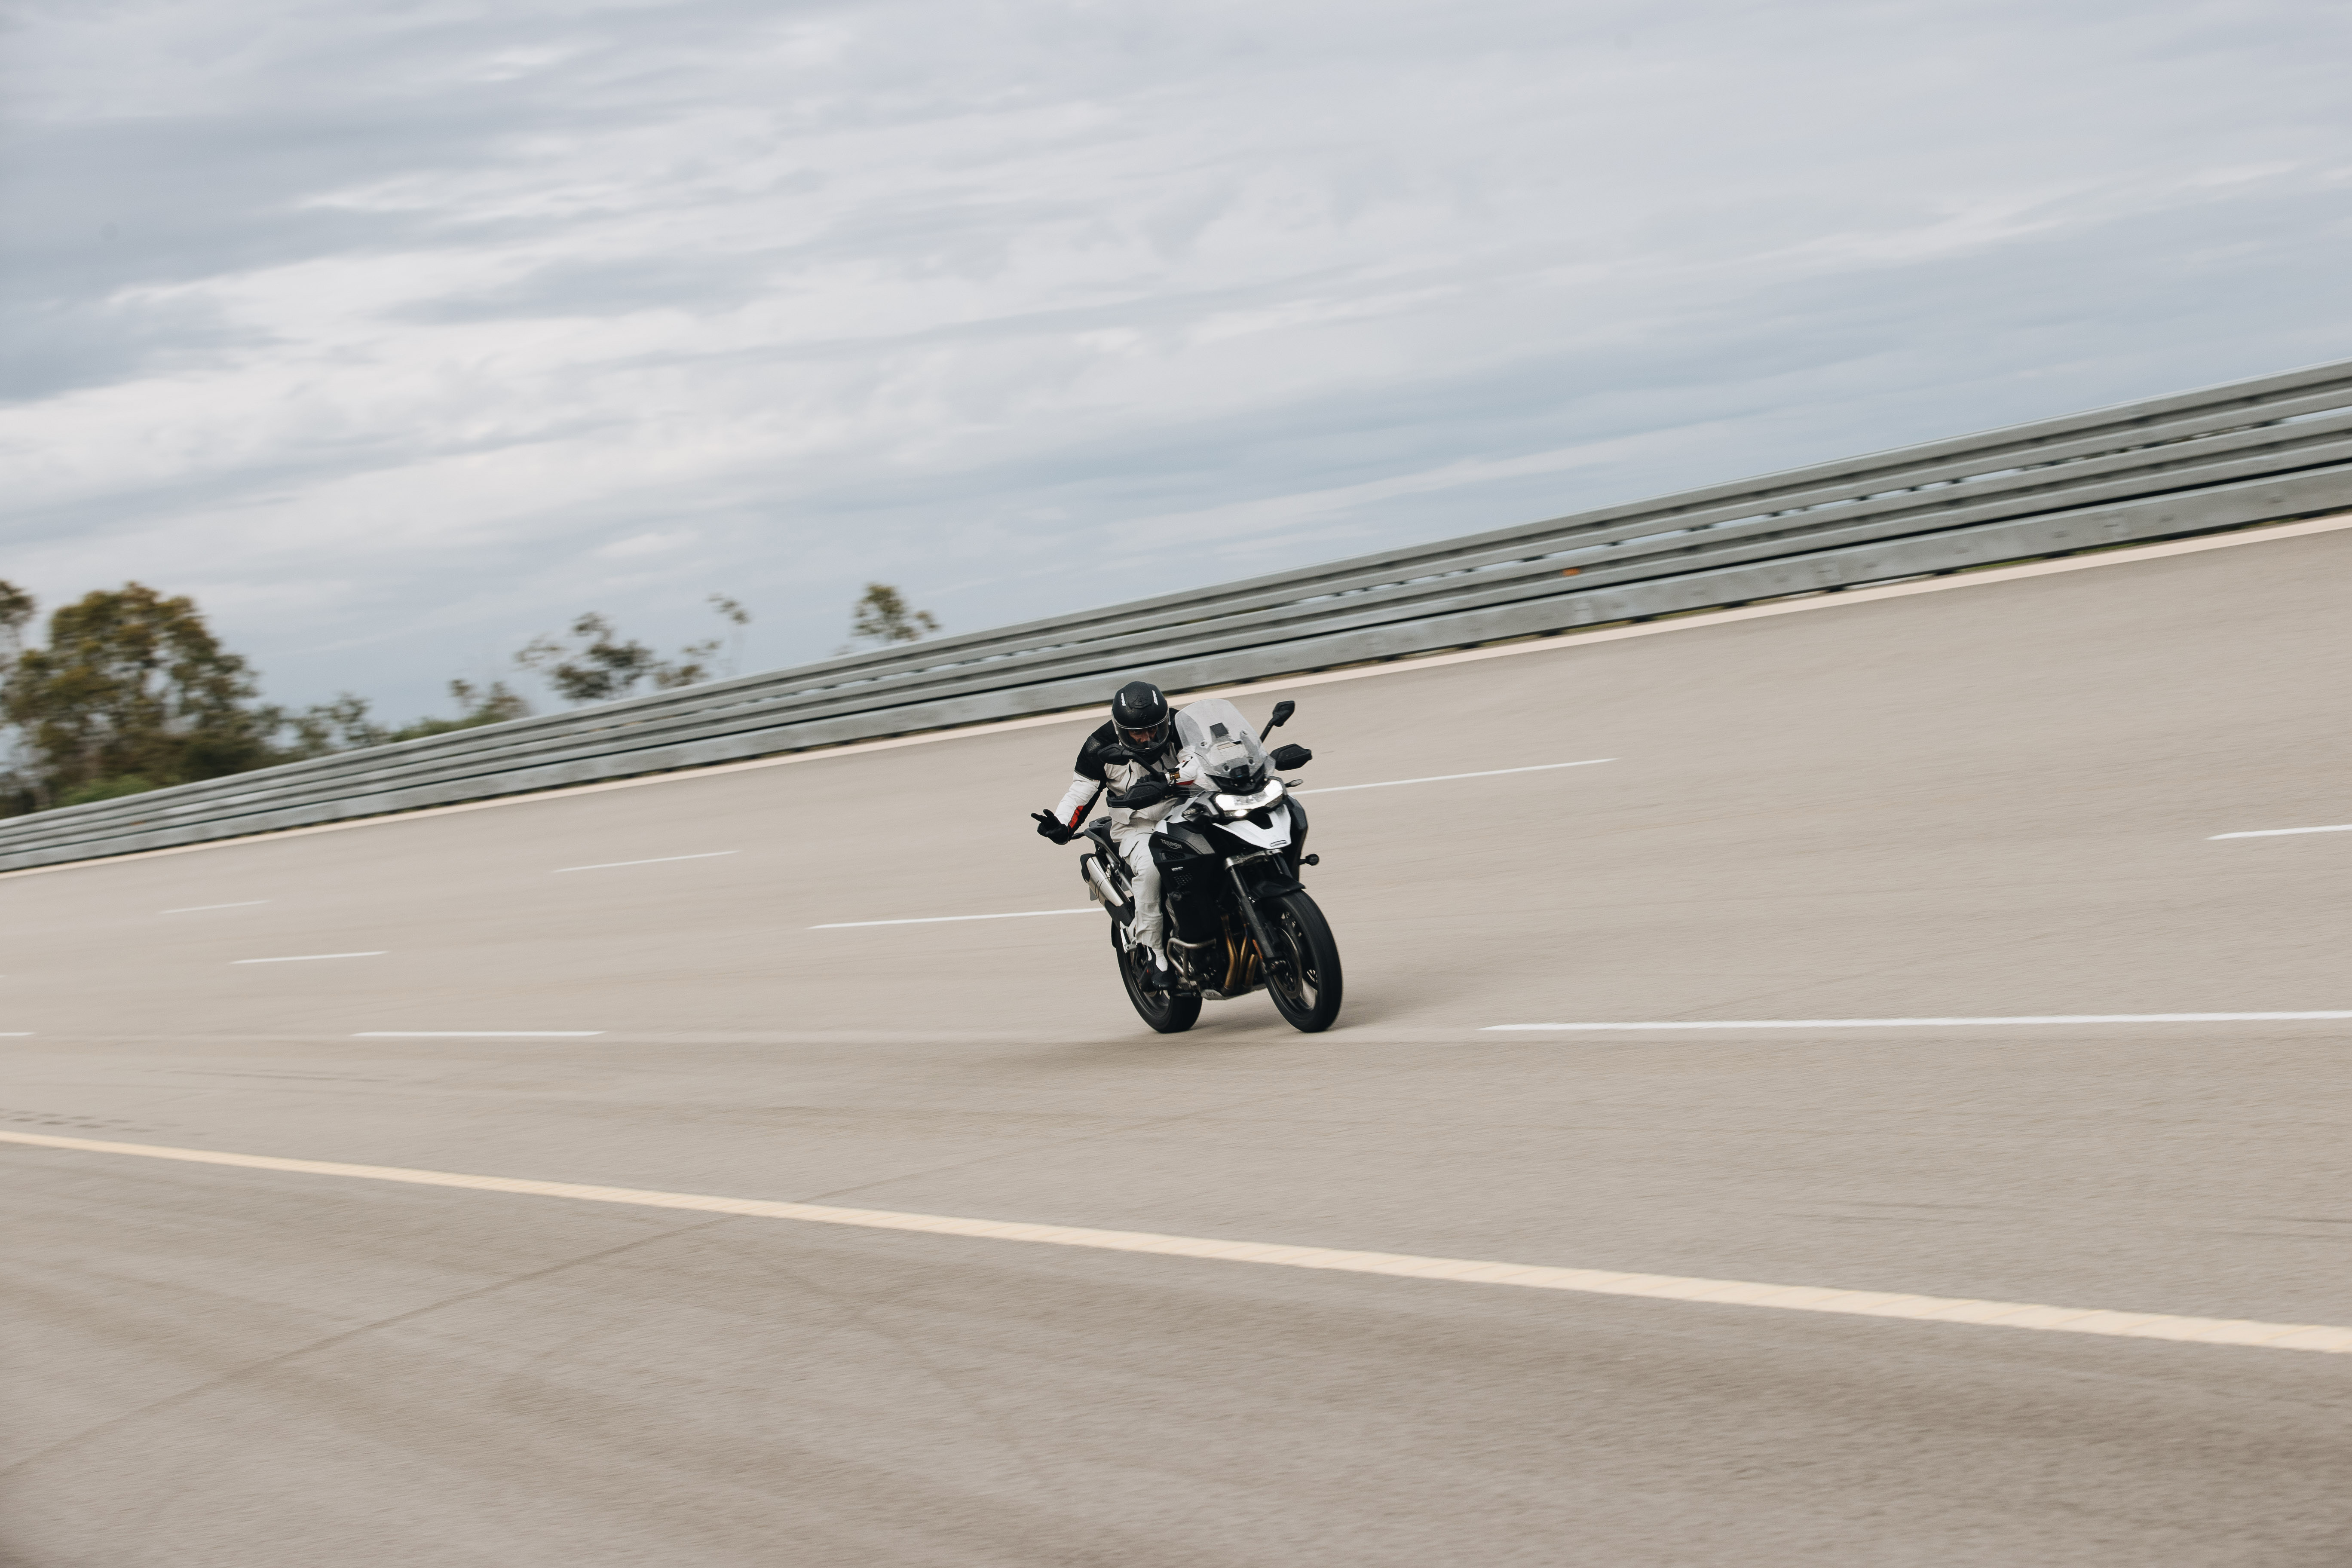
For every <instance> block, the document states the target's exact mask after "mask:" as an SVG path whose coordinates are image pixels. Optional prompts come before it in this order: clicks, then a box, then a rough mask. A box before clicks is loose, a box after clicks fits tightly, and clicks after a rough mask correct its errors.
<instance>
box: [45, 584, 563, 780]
mask: <svg viewBox="0 0 2352 1568" xmlns="http://www.w3.org/2000/svg"><path fill="white" fill-rule="evenodd" d="M36 609H37V605H35V604H34V601H33V596H32V595H30V594H27V593H26V592H25V591H24V590H23V589H21V588H18V587H16V585H15V584H10V583H5V582H0V715H4V716H5V719H6V721H7V722H8V723H9V724H10V725H11V726H13V727H14V736H13V739H14V742H15V747H16V756H15V759H14V764H13V766H11V767H10V768H8V769H7V770H6V771H5V773H0V816H11V815H14V814H16V813H19V812H26V811H39V810H43V809H46V808H47V807H50V806H59V805H87V804H89V803H90V802H92V801H100V800H113V799H115V798H117V797H119V796H121V795H137V794H140V793H142V791H145V790H151V789H158V788H162V787H163V786H165V785H168V784H190V783H193V782H194V781H195V780H198V779H207V778H217V777H219V776H221V775H222V774H225V773H242V772H244V771H245V770H247V769H248V768H258V767H267V766H268V765H269V764H271V763H284V762H293V761H296V760H299V759H300V758H304V757H315V756H321V755H324V754H325V753H327V752H340V751H347V750H350V749H351V748H352V747H355V746H380V745H384V744H386V743H388V742H394V741H412V740H415V739H417V738H419V737H420V736H425V735H437V734H440V733H443V732H444V731H450V730H465V729H471V728H473V727H474V726H476V725H478V724H495V723H499V722H500V721H504V720H508V719H520V718H522V717H523V716H525V715H527V714H528V713H530V704H529V703H528V702H526V701H524V700H523V699H522V698H521V697H520V696H519V695H517V694H516V693H515V692H513V691H510V690H509V689H507V686H506V684H505V682H503V681H497V680H494V681H491V682H490V683H489V684H488V686H486V687H477V686H475V685H474V684H473V683H471V682H469V681H464V680H453V681H451V682H450V683H449V694H450V696H452V697H453V698H455V699H456V700H457V709H458V714H457V717H456V718H454V719H441V718H433V719H419V720H417V721H415V722H413V723H409V724H404V725H399V726H396V727H395V726H390V725H385V724H381V723H378V722H377V721H375V719H374V718H373V716H372V715H371V714H370V712H369V705H368V701H367V700H366V699H365V698H363V697H355V696H353V695H352V694H351V693H350V692H345V693H343V694H342V695H341V696H339V697H337V698H336V699H335V700H333V701H331V702H322V703H319V704H317V705H315V706H313V707H310V708H305V709H302V710H299V711H297V712H289V711H287V710H284V709H282V708H276V707H270V706H268V705H266V704H263V703H260V702H257V700H255V698H256V679H255V676H254V672H253V669H252V668H251V667H250V666H249V665H247V663H246V661H245V660H244V659H243V658H239V657H238V656H237V655H236V654H233V653H231V652H229V651H228V650H227V649H226V648H225V647H222V646H221V643H220V640H219V638H217V637H215V636H214V635H213V632H212V629H211V627H209V626H206V625H205V618H204V616H203V614H202V613H201V612H200V611H199V610H198V609H197V608H196V605H195V601H194V600H193V599H191V598H188V597H187V596H185V595H180V596H177V597H167V596H166V595H163V594H159V593H157V592H156V591H155V590H154V589H152V588H150V587H148V586H146V585H145V584H141V583H126V584H123V585H122V586H121V588H119V589H111V590H104V591H101V592H99V593H95V594H89V595H84V596H83V597H82V598H80V599H79V600H77V601H75V602H74V603H72V604H70V605H65V606H63V607H62V608H60V609H59V610H58V611H57V612H56V613H55V614H54V615H52V616H50V617H49V622H48V628H47V632H48V635H47V646H46V647H26V633H27V630H28V629H29V628H30V627H31V626H32V624H33V621H34V616H35V611H36Z"/></svg>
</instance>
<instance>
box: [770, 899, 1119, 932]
mask: <svg viewBox="0 0 2352 1568" xmlns="http://www.w3.org/2000/svg"><path fill="white" fill-rule="evenodd" d="M1098 912H1099V911H1097V910H1096V909H1095V907H1094V906H1093V905H1092V904H1088V905H1087V907H1086V908H1084V909H1079V910H1013V912H1012V913H1011V914H1005V915H922V916H919V917H918V918H916V919H914V920H907V921H826V922H825V923H824V924H823V925H821V926H811V927H809V930H811V931H847V930H849V929H850V928H851V927H852V926H935V925H944V924H946V923H947V922H948V921H1033V920H1035V919H1037V918H1038V917H1039V916H1041V915H1091V914H1096V913H1098Z"/></svg>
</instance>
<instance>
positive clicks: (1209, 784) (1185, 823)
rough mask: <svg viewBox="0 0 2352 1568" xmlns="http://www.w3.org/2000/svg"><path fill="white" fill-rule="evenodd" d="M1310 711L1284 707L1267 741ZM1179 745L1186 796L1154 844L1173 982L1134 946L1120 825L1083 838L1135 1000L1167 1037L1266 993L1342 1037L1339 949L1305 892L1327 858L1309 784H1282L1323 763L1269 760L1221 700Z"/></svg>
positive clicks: (1183, 730) (1185, 717) (1180, 731)
mask: <svg viewBox="0 0 2352 1568" xmlns="http://www.w3.org/2000/svg"><path fill="white" fill-rule="evenodd" d="M1297 707H1298V705H1297V703H1295V702H1277V703H1276V704H1275V708H1274V716H1273V718H1272V719H1270V720H1269V721H1267V722H1266V726H1265V731H1266V733H1268V734H1271V733H1272V732H1273V731H1275V730H1276V728H1277V727H1279V726H1280V725H1281V724H1283V723H1284V722H1285V721H1287V720H1288V719H1289V718H1290V716H1291V714H1292V713H1293V712H1295V711H1297ZM1176 737H1177V743H1178V751H1179V755H1180V758H1181V762H1180V763H1179V766H1178V769H1177V772H1178V774H1179V778H1180V784H1179V787H1180V789H1181V794H1182V797H1183V798H1182V801H1181V804H1180V805H1177V806H1176V808H1175V809H1174V810H1172V811H1171V812H1170V813H1168V815H1167V816H1164V817H1162V818H1161V819H1160V822H1159V823H1158V824H1157V825H1156V826H1154V827H1153V829H1152V833H1151V861H1152V864H1153V865H1155V866H1157V867H1158V868H1160V898H1161V907H1162V909H1163V910H1164V911H1165V914H1166V921H1167V923H1166V928H1165V929H1166V935H1167V942H1168V948H1167V952H1168V958H1169V962H1170V965H1171V968H1172V969H1173V971H1174V974H1173V977H1172V978H1173V984H1171V983H1170V980H1169V978H1168V977H1165V976H1163V975H1162V973H1161V972H1160V969H1159V967H1158V965H1156V964H1154V963H1152V962H1151V958H1150V953H1149V952H1147V951H1145V950H1144V949H1142V948H1140V947H1139V946H1138V945H1137V944H1136V943H1135V942H1134V940H1133V938H1132V937H1131V935H1130V934H1129V922H1130V921H1132V920H1133V919H1134V916H1135V890H1134V888H1133V885H1132V884H1133V880H1134V879H1133V876H1132V874H1131V873H1130V870H1129V866H1128V863H1127V858H1126V857H1125V856H1124V855H1122V854H1120V853H1119V851H1118V846H1117V845H1116V844H1115V843H1114V842H1113V841H1112V838H1111V829H1110V824H1109V822H1108V820H1107V819H1105V820H1098V821H1096V822H1094V823H1092V824H1090V825H1089V826H1087V829H1086V831H1085V833H1084V834H1083V835H1082V836H1081V837H1084V838H1085V839H1086V840H1087V842H1088V843H1090V844H1091V845H1092V846H1093V847H1092V848H1091V849H1090V850H1089V851H1088V852H1087V854H1085V855H1083V856H1081V857H1080V858H1079V860H1078V874H1079V876H1080V878H1081V879H1084V881H1085V882H1086V885H1087V893H1088V895H1089V896H1090V897H1091V898H1092V899H1093V900H1094V901H1095V902H1097V903H1098V904H1100V905H1102V906H1103V907H1104V909H1105V910H1108V913H1109V915H1110V942H1111V948H1112V950H1113V952H1116V953H1117V954H1118V970H1119V978H1120V980H1121V981H1122V982H1123V983H1124V984H1126V986H1127V995H1128V1000H1129V1001H1130V1002H1132V1003H1134V1004H1135V1010H1136V1012H1137V1013H1138V1014H1139V1015H1140V1016H1141V1017H1142V1019H1143V1021H1144V1022H1145V1023H1146V1024H1149V1025H1150V1026H1151V1027H1152V1028H1154V1029H1156V1030H1158V1031H1159V1032H1160V1033H1161V1034H1163V1035H1172V1034H1177V1033H1180V1032H1181V1031H1182V1030H1185V1029H1189V1028H1191V1027H1192V1025H1193V1023H1194V1022H1195V1021H1196V1020H1197V1019H1198V1018H1199V1017H1200V1016H1201V1004H1202V1003H1203V1002H1230V1001H1232V1000H1234V998H1235V997H1239V996H1246V995H1248V994H1250V993H1251V992H1253V991H1258V990H1264V991H1265V993H1266V994H1268V995H1269V996H1270V997H1271V998H1272V999H1273V1001H1274V1005H1275V1010H1276V1012H1278V1013H1280V1014H1281V1015H1282V1017H1283V1021H1284V1022H1286V1023H1287V1024H1288V1025H1290V1026H1291V1027H1293V1028H1295V1029H1300V1030H1303V1031H1305V1032H1307V1033H1308V1034H1314V1033H1317V1032H1318V1031H1320V1030H1324V1029H1328V1028H1329V1027H1330V1026H1331V1024H1332V1021H1333V1020H1334V1019H1336V1018H1337V1017H1339V994H1340V974H1339V943H1338V942H1336V941H1334V940H1333V939H1332V936H1331V927H1330V925H1329V923H1328V921H1325V920H1324V918H1323V911H1322V910H1319V909H1318V908H1317V907H1316V904H1315V900H1313V899H1312V898H1309V897H1308V896H1307V889H1306V888H1305V887H1304V886H1302V885H1301V883H1300V881H1299V874H1300V872H1301V871H1302V870H1303V869H1304V868H1306V867H1308V866H1312V865H1315V864H1317V863H1318V859H1317V857H1315V856H1313V855H1308V854H1306V853H1305V852H1304V851H1305V849H1306V847H1307V808H1306V807H1305V806H1303V805H1299V804H1298V798H1297V795H1293V794H1292V793H1291V791H1292V789H1293V787H1294V786H1295V785H1296V784H1297V781H1296V780H1293V779H1284V778H1281V777H1278V776H1276V770H1277V769H1279V770H1283V771H1286V772H1287V771H1290V770H1294V769H1297V768H1301V767H1304V766H1305V765H1306V764H1307V763H1309V762H1311V761H1313V760H1314V755H1315V753H1314V752H1310V751H1308V750H1307V748H1306V747H1305V746H1299V745H1286V746H1281V747H1277V748H1276V750H1275V751H1274V752H1272V753H1271V754H1269V753H1268V752H1266V750H1265V745H1264V744H1263V743H1262V742H1260V740H1259V738H1258V734H1257V732H1256V731H1253V730H1252V729H1251V728H1250V726H1249V721H1247V720H1246V719H1244V718H1243V716H1242V712H1241V710H1240V709H1238V708H1236V707H1234V705H1233V704H1232V703H1231V702H1228V701H1226V700H1224V699H1223V698H1221V697H1213V698H1206V699H1203V700H1201V701H1198V702H1194V703H1192V704H1190V705H1189V706H1187V707H1185V708H1183V709H1181V710H1179V711H1178V712H1177V714H1176Z"/></svg>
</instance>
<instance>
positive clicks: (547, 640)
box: [515, 594, 751, 702]
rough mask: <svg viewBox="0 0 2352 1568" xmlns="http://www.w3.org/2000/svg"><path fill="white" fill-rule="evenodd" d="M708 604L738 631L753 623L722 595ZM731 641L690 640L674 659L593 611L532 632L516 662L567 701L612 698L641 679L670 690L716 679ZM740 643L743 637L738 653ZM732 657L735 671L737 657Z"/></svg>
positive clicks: (628, 690)
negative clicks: (555, 630)
mask: <svg viewBox="0 0 2352 1568" xmlns="http://www.w3.org/2000/svg"><path fill="white" fill-rule="evenodd" d="M709 605H710V607H711V610H712V611H713V613H715V614H716V615H717V616H719V619H720V620H722V621H725V622H727V623H728V624H729V625H730V626H734V627H736V628H737V629H738V631H739V632H740V628H742V627H744V626H749V625H751V611H749V610H747V609H745V608H744V607H743V606H742V605H740V604H739V603H737V602H736V601H735V600H733V599H730V598H729V597H728V596H727V595H724V594H713V595H710V598H709ZM728 641H729V638H728V637H727V636H726V635H725V634H722V635H721V636H719V637H708V638H705V639H704V640H703V641H701V642H691V643H688V644H687V645H686V646H685V647H682V648H680V649H678V650H677V658H662V657H661V656H660V655H659V654H656V652H655V651H654V650H653V649H652V648H650V647H646V645H645V644H644V643H641V642H638V641H635V639H634V638H631V639H624V638H623V637H622V636H621V634H620V632H619V631H618V630H617V629H616V628H615V627H614V625H613V623H612V621H611V619H610V618H609V617H607V616H604V615H602V614H600V613H598V612H597V611H594V610H591V611H589V612H588V613H587V614H586V615H584V616H581V617H580V618H579V619H578V620H576V621H573V622H572V629H571V630H570V631H568V632H566V633H564V634H562V635H561V636H555V637H548V636H541V637H533V638H532V639H531V640H530V642H528V643H526V644H525V645H524V646H523V648H522V651H521V652H520V653H518V654H516V655H515V662H516V663H517V664H519V665H521V666H522V667H523V668H525V669H529V670H532V671H535V672H536V673H537V674H538V675H539V677H540V679H542V680H545V681H546V682H547V683H548V684H549V685H550V686H551V687H553V688H555V691H556V695H558V696H560V697H562V699H563V700H565V701H567V702H611V701H614V700H617V699H619V698H623V697H626V696H628V695H630V693H632V692H634V691H635V689H636V688H637V685H638V683H639V682H641V681H645V682H651V683H652V685H653V686H654V688H655V689H656V690H669V689H675V688H677V687H680V686H694V685H697V684H698V683H700V682H702V681H705V680H709V679H715V678H716V675H717V673H718V672H717V670H716V669H715V668H714V661H715V660H716V659H717V658H718V657H719V650H720V649H721V648H722V647H726V646H727V644H728ZM736 647H737V649H738V651H739V652H740V647H741V644H740V638H739V639H737V641H736ZM728 662H729V664H730V669H729V670H728V671H727V673H730V674H731V673H733V670H732V668H731V666H732V663H733V659H732V658H730V660H729V661H728Z"/></svg>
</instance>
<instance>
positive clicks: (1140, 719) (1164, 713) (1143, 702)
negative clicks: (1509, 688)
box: [1110, 680, 1169, 746]
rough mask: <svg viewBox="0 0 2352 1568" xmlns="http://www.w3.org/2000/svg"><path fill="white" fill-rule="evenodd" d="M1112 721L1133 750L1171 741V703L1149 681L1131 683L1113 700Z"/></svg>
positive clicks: (1119, 735)
mask: <svg viewBox="0 0 2352 1568" xmlns="http://www.w3.org/2000/svg"><path fill="white" fill-rule="evenodd" d="M1110 721H1111V722H1112V723H1113V724H1115V725H1117V726H1118V738H1119V739H1120V740H1122V741H1125V742H1127V743H1128V744H1129V745H1131V746H1156V745H1159V744H1160V743H1161V742H1165V741H1166V740H1167V739H1168V729H1169V714H1168V699H1167V697H1166V696H1164V695H1163V694H1162V693H1161V692H1160V688H1158V687H1156V686H1154V685H1152V684H1151V682H1150V681H1148V680H1130V681H1129V682H1128V683H1127V684H1126V685H1125V686H1122V687H1120V688H1119V689H1118V696H1116V697H1114V698H1112V699H1111V700H1110Z"/></svg>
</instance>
